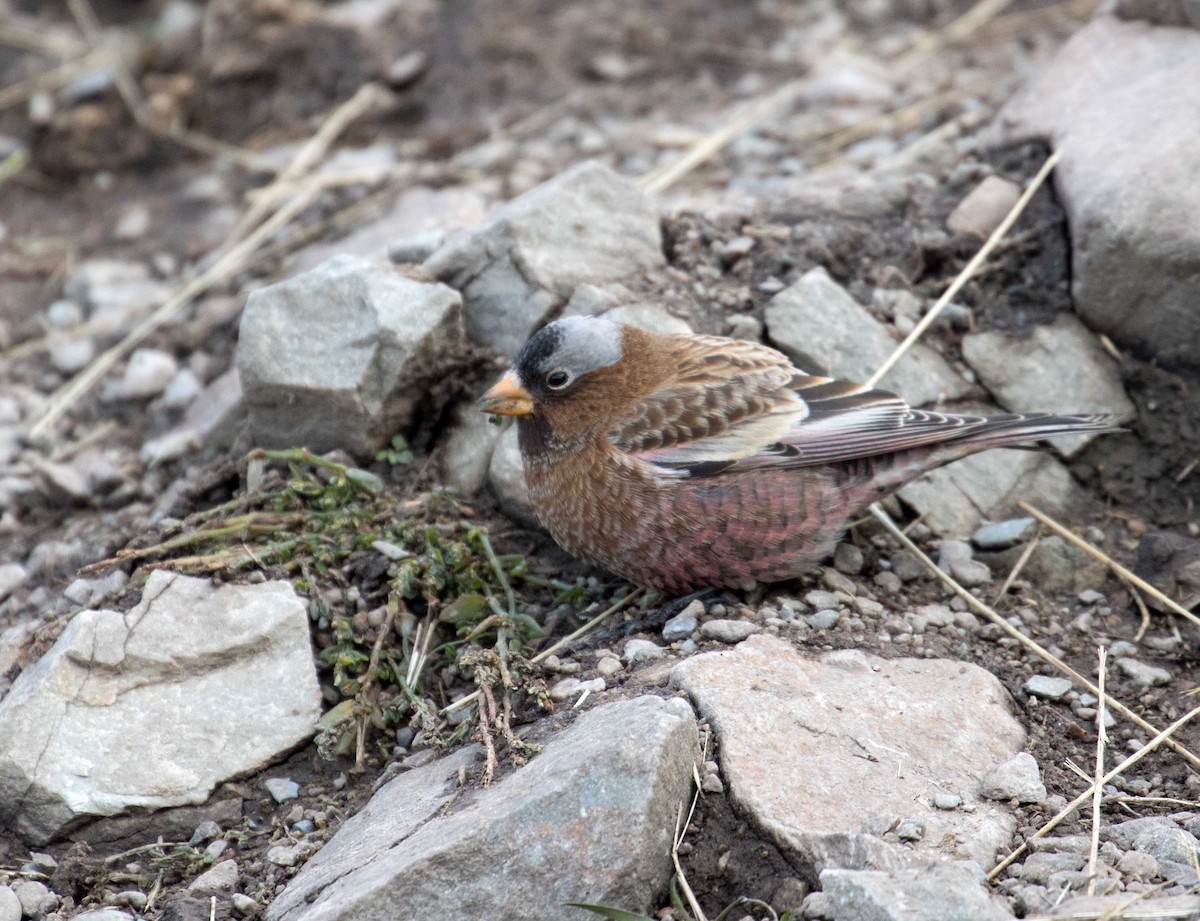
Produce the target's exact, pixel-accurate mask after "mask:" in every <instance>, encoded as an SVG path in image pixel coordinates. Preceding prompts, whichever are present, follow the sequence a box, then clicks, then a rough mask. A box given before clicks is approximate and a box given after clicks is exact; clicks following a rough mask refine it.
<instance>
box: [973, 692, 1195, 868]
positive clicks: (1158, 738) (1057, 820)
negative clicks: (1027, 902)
mask: <svg viewBox="0 0 1200 921" xmlns="http://www.w3.org/2000/svg"><path fill="white" fill-rule="evenodd" d="M1198 715H1200V707H1196V708H1195V709H1193V710H1189V711H1188V712H1187V713H1185V714H1184V715H1183V716H1181V717H1180V718H1179V719H1177V720H1176V721H1175V722H1173V723H1172V724H1171V725H1170V726H1168V727H1167V728H1166V729H1164V730H1162V732H1160V733H1158V734H1157V735H1155V736H1154V738H1153V739H1151V740H1150V741H1149V742H1147V743H1146V744H1145V745H1143V746H1142V747H1141V748H1139V749H1138V750H1137V751H1136V752H1134V753H1133V754H1132V755H1130V756H1129V757H1128V758H1126V759H1125V760H1124V761H1122V762H1121V763H1120V764H1118V765H1117V766H1116V767H1115V768H1113V769H1112V770H1111V771H1109V772H1108V773H1107V774H1105V775H1104V776H1103V777H1101V778H1100V786H1101V787H1103V786H1104V784H1106V783H1111V782H1112V780H1113V778H1114V777H1120V776H1121V774H1123V773H1125V771H1127V770H1128V769H1129V768H1131V767H1132V766H1133V765H1135V764H1137V763H1138V762H1139V761H1141V760H1142V759H1143V758H1145V757H1146V756H1147V755H1148V754H1150V753H1151V752H1153V751H1154V750H1155V749H1156V748H1158V747H1159V746H1160V745H1162V744H1163V743H1164V742H1166V743H1167V744H1170V743H1171V741H1172V740H1171V736H1172V735H1174V734H1175V732H1176V731H1178V730H1179V729H1180V727H1182V726H1183V725H1184V724H1185V723H1187V722H1189V721H1190V720H1192V719H1194V718H1195V717H1196V716H1198ZM1091 795H1092V785H1089V786H1088V788H1087V789H1086V790H1084V791H1083V792H1082V793H1080V794H1079V795H1078V796H1077V797H1075V799H1073V800H1071V802H1069V803H1067V805H1066V806H1064V807H1063V808H1062V809H1061V810H1060V811H1059V813H1058V814H1057V815H1056V816H1054V818H1052V819H1051V820H1050V821H1049V822H1047V823H1046V824H1045V825H1043V826H1042V827H1041V828H1039V829H1038V830H1037V831H1035V832H1034V833H1033V834H1032V835H1030V836H1029V837H1028V838H1027V839H1026V841H1025V843H1024V844H1022V845H1021V846H1020V847H1019V848H1017V849H1016V850H1015V851H1013V852H1012V853H1011V854H1009V855H1008V856H1007V857H1005V858H1004V859H1003V860H1002V861H1000V862H999V863H998V864H996V866H994V867H992V870H991V872H990V873H988V875H987V878H988V879H989V880H993V879H995V878H996V877H997V876H999V875H1000V874H1001V873H1002V872H1003V871H1004V869H1005V868H1006V867H1007V866H1008V865H1009V864H1011V863H1012V862H1013V861H1014V860H1016V859H1017V858H1018V857H1020V856H1021V855H1022V854H1024V853H1025V851H1026V850H1028V848H1029V842H1030V841H1032V840H1033V839H1034V838H1042V837H1045V836H1046V835H1048V834H1049V833H1050V832H1052V831H1053V830H1054V829H1055V828H1057V827H1058V826H1059V824H1061V823H1062V821H1063V820H1064V819H1066V818H1067V817H1068V816H1069V815H1070V814H1071V813H1072V812H1074V811H1075V810H1076V809H1077V808H1078V807H1079V806H1080V805H1082V804H1083V803H1084V802H1085V801H1086V800H1087V799H1088V797H1090V796H1091Z"/></svg>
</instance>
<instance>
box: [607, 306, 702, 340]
mask: <svg viewBox="0 0 1200 921" xmlns="http://www.w3.org/2000/svg"><path fill="white" fill-rule="evenodd" d="M604 317H605V319H608V320H612V321H613V322H614V323H624V324H625V325H627V326H636V327H637V328H638V329H644V330H646V332H649V333H663V334H665V335H671V334H676V333H690V332H691V331H692V327H691V325H690V324H689V323H688V322H687V321H686V320H681V319H679V317H677V316H675V315H674V314H671V313H668V312H667V309H666V308H665V307H663V306H661V305H659V304H629V305H626V306H622V307H614V308H613V309H612V310H609V311H608V312H606V313H605V314H604Z"/></svg>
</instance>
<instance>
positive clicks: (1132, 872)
mask: <svg viewBox="0 0 1200 921" xmlns="http://www.w3.org/2000/svg"><path fill="white" fill-rule="evenodd" d="M1117 870H1118V871H1120V873H1121V875H1122V876H1132V877H1135V878H1136V879H1142V880H1147V879H1154V877H1156V876H1158V858H1157V857H1155V856H1154V855H1153V854H1145V853H1143V852H1141V851H1126V852H1125V853H1124V854H1122V855H1121V859H1120V860H1118V861H1117Z"/></svg>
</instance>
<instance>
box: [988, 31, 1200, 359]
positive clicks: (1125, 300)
mask: <svg viewBox="0 0 1200 921" xmlns="http://www.w3.org/2000/svg"><path fill="white" fill-rule="evenodd" d="M1002 117H1003V121H1004V123H1005V124H1006V126H1007V127H1008V129H1009V132H1010V134H1011V135H1012V136H1016V137H1028V136H1041V137H1049V138H1050V139H1051V140H1052V142H1053V144H1054V148H1055V150H1057V151H1059V152H1060V153H1061V154H1062V160H1061V161H1060V162H1059V164H1058V167H1057V168H1056V169H1055V170H1054V181H1055V185H1056V187H1057V189H1058V193H1059V197H1060V198H1061V199H1062V202H1063V205H1064V207H1065V209H1066V212H1067V219H1068V221H1069V223H1070V227H1071V249H1072V257H1071V275H1072V279H1073V281H1072V288H1073V291H1072V293H1073V295H1074V301H1075V307H1076V310H1078V311H1079V314H1080V315H1081V316H1082V317H1083V319H1084V320H1085V321H1086V322H1087V323H1088V325H1089V326H1091V327H1092V328H1093V329H1098V330H1101V331H1103V332H1106V333H1108V334H1109V335H1110V336H1112V337H1113V339H1115V340H1116V341H1117V342H1120V343H1122V344H1124V345H1129V346H1133V347H1134V348H1136V349H1138V350H1140V351H1141V352H1142V353H1143V354H1149V355H1152V356H1155V357H1157V358H1158V359H1160V360H1161V361H1163V362H1166V363H1168V364H1185V365H1191V366H1193V367H1195V366H1196V365H1197V364H1198V363H1200V307H1198V306H1197V305H1200V221H1198V220H1197V219H1196V215H1197V214H1200V145H1198V144H1197V143H1196V138H1198V137H1200V31H1197V30H1195V29H1173V28H1162V27H1157V26H1152V25H1148V24H1146V23H1144V22H1122V21H1120V20H1118V19H1115V18H1112V17H1109V16H1099V17H1097V18H1096V19H1093V20H1092V21H1091V22H1090V23H1089V24H1088V25H1086V26H1084V27H1083V28H1082V29H1080V30H1079V31H1078V32H1077V33H1076V34H1075V35H1074V36H1073V37H1072V38H1071V40H1070V41H1069V42H1067V43H1066V44H1065V45H1064V46H1063V47H1062V49H1061V50H1060V51H1059V53H1058V55H1057V57H1056V58H1055V59H1054V61H1052V62H1051V64H1050V66H1048V67H1047V68H1046V69H1045V70H1044V71H1043V72H1042V73H1041V74H1040V75H1039V77H1038V78H1037V79H1036V80H1034V81H1033V82H1032V84H1031V85H1030V86H1029V87H1028V88H1027V89H1026V90H1025V91H1024V92H1022V93H1021V94H1020V95H1018V96H1017V98H1016V99H1014V100H1013V102H1012V103H1011V104H1010V105H1009V106H1008V107H1007V108H1006V109H1005V111H1004V113H1003V116H1002Z"/></svg>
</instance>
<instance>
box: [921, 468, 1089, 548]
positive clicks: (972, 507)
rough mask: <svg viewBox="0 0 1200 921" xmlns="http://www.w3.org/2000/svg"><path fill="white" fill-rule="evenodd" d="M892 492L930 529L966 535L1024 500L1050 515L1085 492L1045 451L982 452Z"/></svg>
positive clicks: (1079, 501)
mask: <svg viewBox="0 0 1200 921" xmlns="http://www.w3.org/2000/svg"><path fill="white" fill-rule="evenodd" d="M897 495H898V496H899V497H900V498H901V499H903V500H904V502H905V503H906V504H908V505H910V506H911V507H912V508H913V509H915V510H916V511H917V512H918V513H919V514H920V515H921V516H922V518H921V520H922V521H923V522H925V524H927V525H928V526H929V527H930V528H931V529H933V531H935V532H936V533H937V534H940V535H941V536H943V537H956V538H961V539H963V540H966V539H967V538H968V537H970V536H971V534H973V533H974V532H975V530H976V528H978V527H979V525H980V524H982V523H983V522H984V521H995V520H996V519H999V518H1006V517H1008V516H1009V515H1011V514H1013V513H1014V512H1016V511H1018V508H1017V502H1019V501H1021V500H1024V501H1026V502H1029V503H1031V504H1033V505H1035V506H1037V507H1038V508H1040V509H1042V510H1043V511H1046V512H1050V513H1051V514H1058V513H1065V512H1068V511H1072V510H1076V509H1078V508H1080V507H1081V506H1082V505H1083V504H1084V503H1086V502H1087V495H1086V493H1084V491H1083V490H1082V489H1081V488H1080V486H1079V484H1078V483H1076V482H1075V480H1074V479H1072V478H1071V474H1070V472H1069V471H1068V470H1067V468H1066V467H1064V466H1063V465H1062V463H1060V462H1059V461H1058V460H1057V459H1055V458H1054V457H1052V456H1051V455H1049V454H1040V453H1038V452H1036V451H984V452H983V453H982V454H974V455H972V456H971V457H968V458H966V459H965V460H960V461H955V462H954V463H953V464H950V465H949V466H947V467H941V468H939V469H938V470H934V471H931V472H930V473H926V474H924V475H923V476H921V477H919V478H918V479H916V480H913V481H912V482H911V483H908V484H907V485H905V486H902V487H901V488H900V490H899V491H898V492H897Z"/></svg>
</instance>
